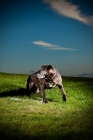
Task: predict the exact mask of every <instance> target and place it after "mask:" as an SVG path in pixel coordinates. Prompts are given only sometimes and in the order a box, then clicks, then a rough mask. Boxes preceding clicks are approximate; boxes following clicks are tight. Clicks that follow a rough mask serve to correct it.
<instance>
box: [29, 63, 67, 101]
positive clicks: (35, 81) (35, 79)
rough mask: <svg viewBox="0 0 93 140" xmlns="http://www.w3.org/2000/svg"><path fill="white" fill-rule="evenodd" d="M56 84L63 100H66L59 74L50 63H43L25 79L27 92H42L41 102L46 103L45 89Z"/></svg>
mask: <svg viewBox="0 0 93 140" xmlns="http://www.w3.org/2000/svg"><path fill="white" fill-rule="evenodd" d="M56 85H57V86H58V87H59V89H60V90H61V92H62V96H63V100H64V101H66V99H67V98H66V93H65V91H64V88H63V84H62V77H61V74H60V73H59V72H58V70H57V69H56V68H54V67H53V66H52V65H43V66H41V68H40V69H39V71H37V72H35V73H33V74H31V75H30V76H29V77H28V80H27V91H28V92H36V93H39V92H40V91H41V92H42V97H43V102H44V103H48V100H47V99H46V93H45V89H50V88H53V87H55V86H56Z"/></svg>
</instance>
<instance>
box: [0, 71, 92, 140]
mask: <svg viewBox="0 0 93 140" xmlns="http://www.w3.org/2000/svg"><path fill="white" fill-rule="evenodd" d="M27 78H28V75H17V74H5V73H0V138H2V140H5V139H17V140H21V139H22V140H29V139H38V140H48V139H55V140H59V139H62V140H69V139H70V140H89V138H91V139H93V78H75V77H63V85H64V89H65V91H66V93H67V101H66V102H64V101H63V100H62V95H61V92H60V90H59V89H58V88H57V87H56V88H53V89H50V90H49V89H48V90H46V97H47V99H48V101H49V103H48V104H44V103H42V102H40V101H41V100H42V96H41V94H35V93H33V94H31V95H30V97H28V96H27V95H26V91H25V87H26V80H27Z"/></svg>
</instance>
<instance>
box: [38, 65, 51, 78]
mask: <svg viewBox="0 0 93 140" xmlns="http://www.w3.org/2000/svg"><path fill="white" fill-rule="evenodd" d="M40 73H44V76H45V77H46V78H49V79H52V78H53V77H54V67H53V66H52V65H43V66H41V68H40Z"/></svg>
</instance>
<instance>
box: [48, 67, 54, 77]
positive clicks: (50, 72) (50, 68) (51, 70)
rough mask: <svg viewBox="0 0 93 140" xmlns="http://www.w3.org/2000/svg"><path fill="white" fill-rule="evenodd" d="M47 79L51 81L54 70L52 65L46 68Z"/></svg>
mask: <svg viewBox="0 0 93 140" xmlns="http://www.w3.org/2000/svg"><path fill="white" fill-rule="evenodd" d="M47 71H48V77H49V78H50V79H52V78H53V77H54V69H53V66H52V65H48V66H47Z"/></svg>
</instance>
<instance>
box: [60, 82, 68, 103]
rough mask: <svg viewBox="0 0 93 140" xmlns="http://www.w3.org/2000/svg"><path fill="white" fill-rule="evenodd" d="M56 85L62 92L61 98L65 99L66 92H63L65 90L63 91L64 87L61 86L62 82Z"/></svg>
mask: <svg viewBox="0 0 93 140" xmlns="http://www.w3.org/2000/svg"><path fill="white" fill-rule="evenodd" d="M58 87H59V89H60V90H61V92H62V95H63V100H64V101H66V100H67V98H66V93H65V91H64V87H63V85H62V84H60V85H58Z"/></svg>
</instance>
